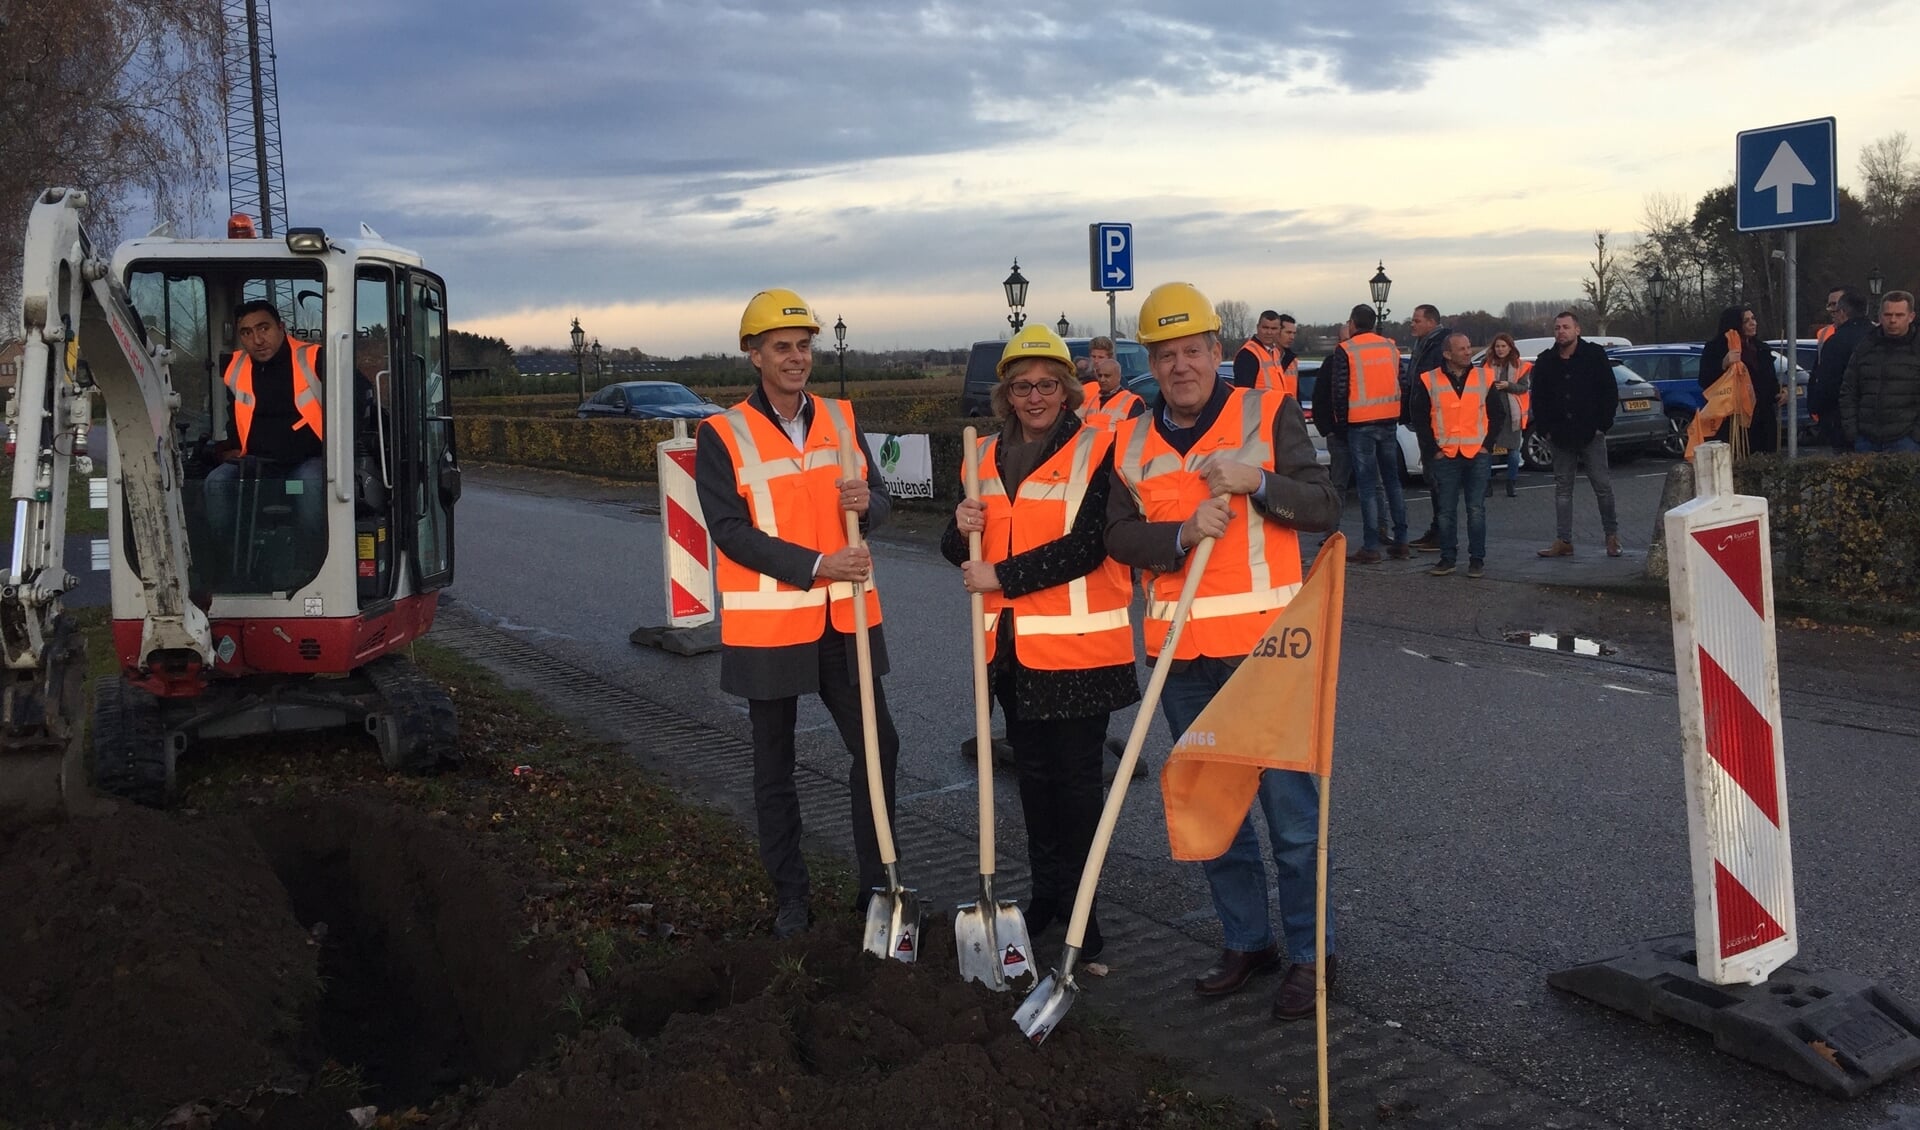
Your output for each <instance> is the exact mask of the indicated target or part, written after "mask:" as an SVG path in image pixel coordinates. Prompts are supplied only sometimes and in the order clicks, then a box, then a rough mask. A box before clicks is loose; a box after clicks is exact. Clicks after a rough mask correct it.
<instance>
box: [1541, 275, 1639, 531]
mask: <svg viewBox="0 0 1920 1130" xmlns="http://www.w3.org/2000/svg"><path fill="white" fill-rule="evenodd" d="M1619 398H1620V394H1619V391H1618V386H1617V385H1615V383H1614V380H1613V363H1612V362H1611V361H1609V360H1607V351H1606V350H1604V349H1602V348H1600V346H1599V345H1597V344H1595V343H1594V342H1591V341H1587V340H1586V339H1584V338H1582V337H1581V336H1580V319H1579V317H1578V316H1577V315H1575V314H1574V313H1573V311H1571V310H1562V311H1560V313H1558V314H1556V315H1554V319H1553V348H1551V349H1549V350H1547V351H1546V352H1544V353H1542V354H1540V356H1539V358H1537V359H1536V360H1535V361H1534V363H1533V426H1534V430H1535V431H1538V432H1541V433H1543V434H1545V435H1546V437H1547V440H1548V443H1549V445H1550V446H1551V447H1552V448H1553V518H1554V538H1553V544H1552V545H1550V546H1548V547H1547V548H1545V549H1543V550H1541V551H1540V556H1542V557H1572V556H1573V480H1574V478H1575V477H1576V476H1577V475H1578V474H1579V470H1580V465H1581V464H1582V463H1584V464H1586V467H1587V481H1588V482H1590V483H1592V484H1593V497H1594V501H1595V502H1598V503H1599V504H1600V528H1601V529H1602V530H1603V531H1605V533H1606V535H1607V556H1608V557H1618V556H1620V521H1619V519H1618V518H1617V517H1616V516H1615V515H1614V511H1613V479H1612V477H1611V476H1610V475H1609V474H1608V471H1607V429H1609V428H1611V427H1613V413H1614V409H1615V407H1616V406H1617V404H1618V401H1619Z"/></svg>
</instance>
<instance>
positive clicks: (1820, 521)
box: [1733, 454, 1920, 608]
mask: <svg viewBox="0 0 1920 1130" xmlns="http://www.w3.org/2000/svg"><path fill="white" fill-rule="evenodd" d="M1733 474H1734V489H1735V490H1737V491H1739V492H1740V493H1741V494H1752V495H1761V496H1764V497H1765V498H1766V499H1767V500H1768V502H1769V503H1770V504H1771V505H1770V518H1771V524H1772V528H1773V547H1774V550H1773V552H1774V565H1773V585H1774V591H1775V592H1776V593H1777V594H1780V595H1783V596H1788V597H1793V598H1796V599H1801V600H1806V601H1811V602H1814V603H1822V602H1832V603H1841V604H1850V605H1864V604H1881V605H1902V606H1906V607H1909V608H1911V607H1914V606H1916V605H1920V455H1883V454H1875V455H1846V456H1839V457H1820V456H1803V457H1801V458H1798V459H1793V460H1788V459H1785V458H1782V457H1779V456H1766V455H1757V456H1754V457H1752V458H1749V459H1747V460H1744V461H1742V462H1740V463H1737V464H1735V466H1734V473H1733Z"/></svg>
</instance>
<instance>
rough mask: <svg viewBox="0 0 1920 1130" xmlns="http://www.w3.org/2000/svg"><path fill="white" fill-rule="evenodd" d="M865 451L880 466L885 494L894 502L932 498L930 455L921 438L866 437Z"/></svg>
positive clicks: (879, 433) (873, 433)
mask: <svg viewBox="0 0 1920 1130" xmlns="http://www.w3.org/2000/svg"><path fill="white" fill-rule="evenodd" d="M867 450H869V451H871V452H873V457H874V459H875V460H877V461H878V462H879V464H880V477H881V478H883V479H885V480H886V481H887V493H888V494H890V495H892V496H893V497H895V498H932V497H933V451H932V449H931V448H929V447H928V446H927V437H926V436H924V435H910V436H896V435H887V434H886V433H883V432H868V433H867Z"/></svg>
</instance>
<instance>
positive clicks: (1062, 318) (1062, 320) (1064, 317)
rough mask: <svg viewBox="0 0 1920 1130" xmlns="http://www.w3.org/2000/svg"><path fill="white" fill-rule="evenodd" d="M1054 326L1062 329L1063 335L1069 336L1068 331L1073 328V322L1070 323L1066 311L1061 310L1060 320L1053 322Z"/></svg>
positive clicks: (1061, 333)
mask: <svg viewBox="0 0 1920 1130" xmlns="http://www.w3.org/2000/svg"><path fill="white" fill-rule="evenodd" d="M1053 328H1054V329H1056V330H1059V331H1060V336H1061V337H1065V336H1067V331H1068V330H1070V329H1072V328H1073V326H1072V324H1070V323H1069V322H1068V321H1067V315H1066V312H1065V311H1062V312H1061V314H1060V320H1059V321H1057V322H1055V323H1054V324H1053Z"/></svg>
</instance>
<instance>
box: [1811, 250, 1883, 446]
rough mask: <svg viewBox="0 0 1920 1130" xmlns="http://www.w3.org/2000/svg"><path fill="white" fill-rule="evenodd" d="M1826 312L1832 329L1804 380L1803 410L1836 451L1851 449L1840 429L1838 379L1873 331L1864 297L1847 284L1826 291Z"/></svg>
mask: <svg viewBox="0 0 1920 1130" xmlns="http://www.w3.org/2000/svg"><path fill="white" fill-rule="evenodd" d="M1827 313H1828V314H1830V315H1831V316H1832V317H1833V332H1832V333H1830V334H1828V335H1827V339H1826V340H1825V341H1823V342H1821V343H1820V353H1819V355H1818V356H1817V357H1816V358H1815V359H1814V362H1813V375H1812V376H1811V377H1809V378H1808V380H1807V411H1809V412H1811V413H1813V418H1814V419H1815V420H1818V421H1819V422H1820V435H1821V438H1823V439H1824V440H1826V442H1827V444H1828V445H1829V446H1831V447H1832V448H1833V449H1834V450H1835V451H1836V452H1845V451H1852V450H1853V445H1852V444H1850V443H1848V442H1846V439H1845V437H1844V435H1843V434H1842V433H1841V428H1840V378H1841V377H1842V376H1843V375H1844V374H1845V373H1846V371H1847V362H1848V361H1849V360H1850V359H1852V357H1853V351H1854V350H1855V349H1856V348H1858V347H1859V345H1860V342H1861V340H1862V339H1864V338H1865V337H1866V336H1867V335H1868V334H1869V333H1871V332H1873V323H1872V322H1869V321H1867V302H1866V299H1864V298H1861V297H1860V294H1859V292H1858V291H1856V290H1854V289H1853V288H1852V287H1850V286H1841V287H1835V288H1834V289H1833V290H1832V291H1831V292H1829V293H1828V295H1827Z"/></svg>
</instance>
